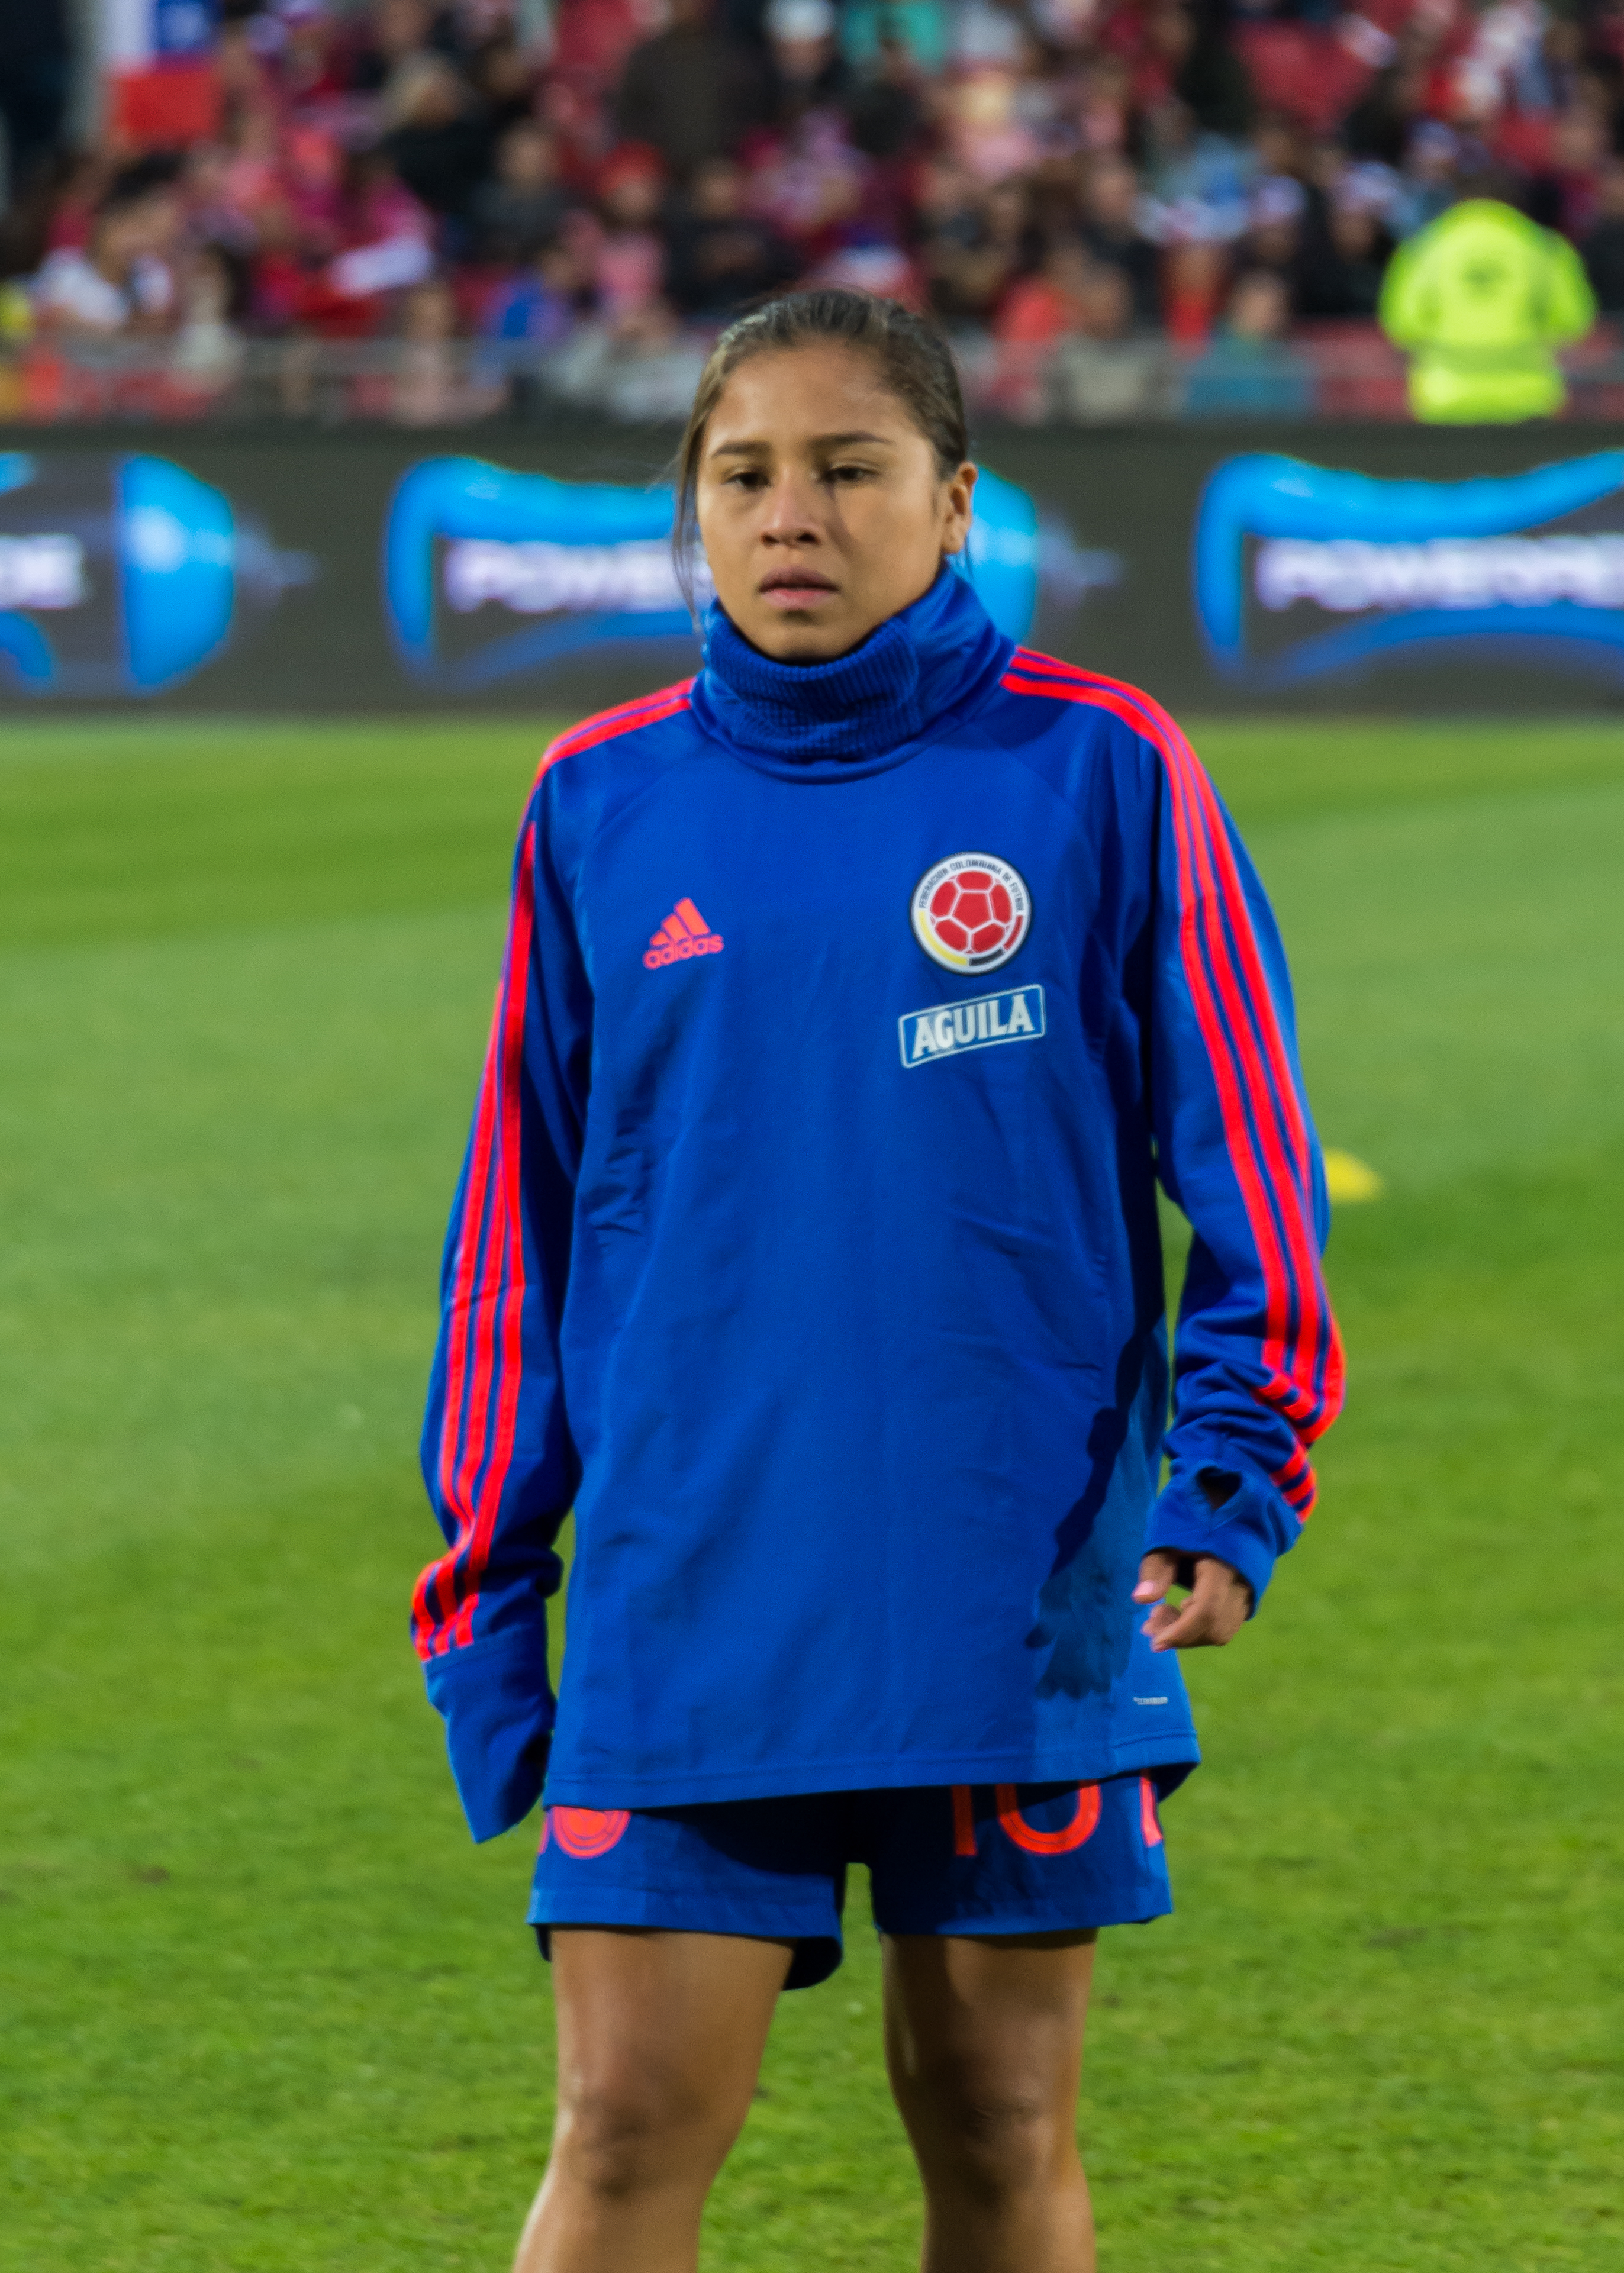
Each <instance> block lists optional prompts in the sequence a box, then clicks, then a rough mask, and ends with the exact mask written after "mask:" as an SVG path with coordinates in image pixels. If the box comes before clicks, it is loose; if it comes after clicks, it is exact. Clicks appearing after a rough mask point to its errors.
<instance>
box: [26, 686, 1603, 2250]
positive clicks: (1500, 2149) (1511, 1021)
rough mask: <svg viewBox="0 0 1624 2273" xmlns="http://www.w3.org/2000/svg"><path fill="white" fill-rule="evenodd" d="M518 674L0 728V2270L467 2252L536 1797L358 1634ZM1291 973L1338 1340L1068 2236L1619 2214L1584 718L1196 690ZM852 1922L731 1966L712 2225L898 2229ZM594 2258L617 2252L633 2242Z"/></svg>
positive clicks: (513, 1988) (1372, 2229) (496, 2108)
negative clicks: (736, 2136)
mask: <svg viewBox="0 0 1624 2273" xmlns="http://www.w3.org/2000/svg"><path fill="white" fill-rule="evenodd" d="M541 733H542V730H541V728H540V727H539V726H538V728H537V729H535V730H534V731H527V730H525V729H523V728H522V727H492V726H489V725H483V724H482V725H480V726H478V727H476V728H472V729H470V730H469V731H468V732H467V733H466V734H463V733H461V732H459V731H455V730H449V729H447V728H445V727H443V726H432V727H423V726H417V725H410V724H387V725H381V726H378V727H373V728H355V727H345V728H342V729H333V730H327V729H324V728H312V727H308V726H301V727H297V728H296V727H287V728H282V727H279V726H268V725H267V726H240V725H237V726H233V725H227V724H218V725H210V724H188V725H186V726H184V727H180V728H176V727H172V726H169V725H167V724H151V723H143V724H139V725H135V726H127V727H126V726H111V727H96V728H94V729H92V728H82V727H58V726H34V725H29V726H26V727H19V726H16V725H12V726H10V727H8V729H7V731H6V734H5V737H4V742H3V743H0V962H3V977H4V1002H5V1015H4V1021H3V1022H0V1053H3V1060H0V1223H4V1242H3V1243H0V1354H3V1356H4V1372H3V1375H0V1377H3V1378H4V1382H5V1384H6V1394H5V1396H4V1399H3V1400H0V1546H3V1553H4V1586H3V1587H0V1664H3V1665H4V1696H5V1736H4V1744H0V2124H3V2125H4V2141H3V2144H0V2269H4V2273H57V2269H68V2268H74V2269H80V2268H84V2269H95V2273H104V2269H105V2273H126V2269H128V2273H272V2269H287V2268H300V2269H312V2273H327V2269H331V2268H342V2269H345V2273H395V2269H400V2273H408V2269H411V2273H415V2269H429V2268H452V2267H467V2268H470V2269H471V2268H495V2269H500V2268H502V2267H504V2266H505V2265H506V2263H507V2262H508V2251H509V2248H510V2246H511V2240H512V2237H513V2234H514V2232H515V2228H516V2225H517V2224H518V2221H519V2219H520V2217H521V2216H522V2213H523V2208H524V2205H525V2202H526V2201H527V2199H528V2196H529V2194H530V2189H531V2187H532V2186H533V2184H534V2181H535V2179H536V2176H537V2173H538V2166H539V2163H540V2159H541V2154H542V2150H543V2144H544V2142H545V2133H546V2124H547V2115H548V2104H549V2103H548V2090H549V2084H548V2074H549V2067H548V2054H547V2039H548V2011H547V2001H546V1984H545V1975H544V1973H543V1970H542V1969H541V1968H540V1967H539V1966H538V1964H537V1962H536V1961H535V1958H534V1956H533V1954H532V1952H531V1950H530V1947H529V1944H528V1942H527V1940H526V1938H525V1937H524V1935H523V1932H521V1931H520V1930H519V1926H518V1919H519V1917H520V1915H521V1911H522V1903H523V1891H524V1885H525V1881H526V1879H527V1876H528V1868H529V1863H528V1855H529V1847H530V1841H529V1838H528V1836H526V1835H524V1834H519V1835H517V1836H515V1837H514V1838H512V1839H509V1840H506V1841H502V1842H497V1843H496V1844H495V1845H493V1846H492V1847H490V1848H487V1849H483V1850H479V1851H476V1850H474V1849H471V1848H470V1846H469V1845H468V1843H467V1841H466V1837H465V1834H463V1832H462V1826H461V1822H460V1819H459V1817H458V1814H457V1811H456V1807H455V1800H454V1797H453V1796H452V1793H451V1790H450V1788H449V1783H448V1780H447V1776H446V1774H445V1772H444V1769H443V1766H442V1762H441V1759H440V1748H439V1740H438V1736H437V1733H436V1727H435V1724H434V1722H433V1721H432V1717H431V1716H430V1714H428V1712H427V1709H426V1707H425V1706H424V1705H423V1704H422V1702H421V1699H420V1695H419V1689H418V1680H417V1668H416V1665H415V1662H414V1661H413V1659H412V1658H411V1656H410V1651H409V1649H408V1647H407V1646H406V1642H405V1639H404V1613H403V1603H404V1598H405V1595H406V1593H407V1590H408V1588H409V1586H410V1579H411V1576H412V1574H413V1572H415V1570H416V1567H417V1564H418V1563H419V1562H420V1561H421V1560H422V1559H423V1558H424V1557H425V1554H426V1553H427V1551H428V1549H429V1547H430V1545H431V1542H432V1533H431V1529H430V1526H429V1520H428V1518H427V1515H426V1512H425V1510H424V1508H423V1507H422V1505H421V1504H420V1502H419V1498H418V1494H417V1485H416V1482H415V1477H414V1474H413V1468H412V1455H411V1440H412V1437H413V1435H414V1432H415V1428H416V1422H417V1407H418V1401H419V1397H420V1392H421V1387H422V1380H423V1374H424V1370H425V1361H426V1354H427V1349H428V1345H429V1340H430V1336H431V1333H432V1304H433V1292H434V1279H435V1272H436V1266H437V1259H438V1244H439V1239H440V1228H441V1224H442V1221H443V1216H444V1212H445V1208H446V1205H447V1199H448V1197H449V1190H450V1185H451V1181H452V1178H453V1175H454V1173H455V1161H456V1158H457V1154H458V1152H459V1148H460V1145H461V1143H462V1133H463V1124H464V1119H465V1115H466V1112H467V1109H468V1106H469V1102H470V1096H471V1091H472V1086H473V1082H474V1078H475V1073H476V1069H477V1060H478V1056H479V1052H480V1047H481V1043H482V1039H483V1027H484V1024H485V1017H486V1016H487V1013H488V1006H489V1001H490V994H491V988H492V981H493V977H494V971H495V960H496V953H497V948H498V942H499V938H500V898H501V894H502V890H503V886H504V881H505V877H506V871H507V863H508V841H509V839H510V836H511V833H512V829H513V825H514V821H515V818H516V814H517V811H518V807H519V804H520V802H521V799H522V797H523V785H524V782H525V780H526V777H527V775H528V771H529V768H530V762H531V760H532V757H533V754H534V752H535V749H536V747H537V746H538V743H539V741H540V739H541ZM1203 742H1204V746H1205V748H1206V750H1207V754H1208V756H1209V759H1210V761H1211V762H1212V764H1213V767H1214V772H1215V773H1216V774H1217V776H1218V777H1219V779H1220V781H1221V783H1222V784H1223V786H1224V787H1225V789H1226V791H1228V792H1229V795H1230V797H1231V799H1232V802H1233V803H1234V805H1235V806H1236V808H1237V812H1238V814H1239V815H1240V817H1241V819H1242V821H1243V822H1244V824H1245V825H1246V827H1247V829H1248V832H1249V835H1250V836H1251V838H1252V843H1253V844H1254V846H1255V849H1256V851H1257V853H1258V856H1259V860H1260V862H1261V865H1262V866H1263V869H1264V871H1265V874H1266V875H1267V879H1268V881H1269V883H1270V886H1271V889H1273V891H1274V895H1275V898H1276V901H1277V904H1278V906H1279V908H1280V911H1281V915H1282V922H1283V925H1284V928H1285V931H1286V934H1287V938H1288V941H1289V945H1290V948H1291V950H1292V954H1293V957H1294V961H1295V964H1296V967H1297V974H1298V985H1299V994H1300V997H1301V1004H1302V1024H1303V1031H1304V1050H1305V1054H1306V1057H1307V1061H1308V1065H1309V1069H1310V1076H1311V1081H1312V1087H1313V1091H1314V1094H1315V1099H1316V1105H1317V1108H1318V1114H1319V1121H1320V1123H1321V1127H1322V1129H1323V1132H1324V1134H1325V1136H1326V1137H1327V1141H1328V1142H1331V1143H1335V1144H1342V1145H1343V1146H1346V1147H1348V1148H1349V1149H1351V1150H1352V1151H1354V1152H1357V1153H1359V1154H1360V1155H1361V1156H1362V1157H1364V1158H1365V1159H1368V1160H1369V1161H1371V1162H1372V1164H1373V1165H1374V1166H1375V1167H1378V1168H1379V1169H1380V1171H1381V1173H1382V1174H1383V1175H1384V1176H1385V1177H1386V1179H1387V1197H1386V1198H1385V1199H1384V1200H1382V1201H1381V1202H1380V1203H1379V1204H1376V1205H1374V1206H1371V1207H1366V1208H1363V1209H1359V1210H1349V1211H1346V1212H1344V1213H1343V1214H1342V1216H1341V1217H1340V1219H1339V1221H1338V1226H1337V1230H1336V1235H1335V1243H1334V1248H1333V1256H1332V1264H1333V1277H1334V1282H1335V1290H1336V1294H1337V1296H1338V1300H1339V1302H1340V1306H1341V1308H1342V1313H1343V1317H1344V1320H1345V1323H1346V1325H1347V1328H1348V1332H1349V1340H1350V1351H1351V1360H1352V1369H1353V1383H1354V1389H1353V1402H1352V1406H1351V1409H1350V1414H1349V1417H1348V1419H1347V1421H1346V1422H1345V1423H1344V1424H1343V1426H1342V1429H1340V1430H1339V1431H1338V1433H1337V1435H1336V1436H1335V1437H1333V1438H1332V1439H1331V1440H1330V1442H1329V1444H1327V1447H1326V1456H1325V1460H1324V1464H1323V1465H1324V1474H1325V1491H1324V1495H1323V1499H1322V1503H1321V1508H1320V1511H1319V1513H1318V1514H1317V1515H1316V1517H1315V1519H1314V1523H1313V1526H1312V1532H1311V1536H1310V1538H1309V1540H1308V1542H1306V1544H1305V1546H1304V1549H1303V1551H1302V1552H1301V1553H1300V1554H1299V1555H1298V1556H1297V1557H1293V1558H1292V1560H1291V1562H1290V1563H1289V1564H1288V1565H1287V1566H1286V1567H1285V1568H1284V1570H1283V1571H1282V1574H1281V1576H1280V1579H1279V1580H1278V1582H1277V1585H1276V1587H1275V1590H1274V1594H1273V1595H1272V1596H1271V1598H1270V1601H1269V1602H1268V1604H1267V1611H1266V1615H1265V1616H1264V1617H1263V1618H1262V1619H1260V1620H1259V1623H1258V1624H1257V1625H1255V1626H1254V1627H1252V1628H1251V1629H1250V1630H1249V1631H1248V1632H1247V1633H1246V1634H1245V1635H1244V1638H1243V1639H1242V1641H1241V1643H1240V1644H1239V1646H1238V1647H1236V1648H1235V1649H1233V1650H1231V1651H1229V1653H1226V1654H1222V1655H1219V1654H1214V1655H1209V1656H1207V1657H1205V1658H1203V1659H1201V1660H1200V1661H1199V1662H1195V1663H1193V1664H1192V1665H1191V1667H1190V1672H1191V1675H1192V1684H1193V1686H1194V1688H1195V1690H1196V1692H1197V1697H1198V1703H1199V1712H1200V1715H1201V1719H1202V1723H1203V1727H1204V1730H1205V1734H1206V1737H1207V1747H1208V1755H1209V1765H1208V1767H1207V1768H1206V1769H1205V1770H1204V1771H1203V1772H1202V1774H1200V1775H1199V1777H1197V1778H1196V1780H1195V1781H1194V1782H1193V1783H1192V1785H1191V1786H1190V1787H1189V1789H1188V1790H1187V1791H1186V1792H1185V1793H1184V1794H1183V1795H1181V1796H1180V1797H1179V1798H1178V1799H1177V1801H1176V1802H1175V1803H1174V1804H1172V1805H1171V1806H1170V1807H1169V1817H1168V1821H1169V1845H1170V1852H1171V1855H1172V1859H1173V1864H1174V1870H1175V1874H1176V1879H1177V1887H1178V1891H1179V1896H1180V1904H1181V1907H1180V1909H1179V1912H1178V1915H1177V1917H1175V1918H1174V1919H1172V1920H1171V1921H1169V1922H1167V1923H1165V1924H1162V1925H1159V1926H1156V1927H1154V1928H1152V1929H1149V1930H1147V1931H1146V1932H1132V1933H1131V1932H1123V1933H1119V1934H1117V1935H1115V1936H1112V1937H1108V1938H1107V1943H1106V1946H1105V1947H1104V1950H1103V1952H1102V1955H1101V1973H1100V1984H1101V1995H1100V1999H1099V2003H1098V2007H1097V2012H1096V2017H1095V2022H1094V2029H1093V2037H1092V2044H1091V2052H1090V2065H1089V2086H1088V2098H1087V2106H1086V2119H1085V2127H1086V2142H1087V2148H1088V2154H1089V2160H1090V2166H1091V2170H1092V2172H1093V2175H1094V2184H1095V2189H1096V2195H1097V2200H1098V2203H1099V2211H1100V2220H1101V2242H1102V2263H1103V2265H1104V2267H1105V2269H1106V2273H1174V2269H1176V2268H1177V2269H1178V2273H1187V2269H1202V2273H1204V2269H1213V2273H1304V2269H1311V2268H1312V2269H1319V2268H1327V2269H1336V2273H1388V2269H1393V2273H1398V2269H1412V2268H1413V2269H1440V2273H1441V2269H1445V2268H1451V2269H1453V2268H1460V2269H1462V2273H1468V2269H1470V2273H1481V2269H1484V2268H1487V2267H1492V2268H1494V2269H1496V2273H1500V2269H1519V2273H1520V2269H1524V2268H1527V2269H1534V2268H1539V2269H1544V2268H1552V2269H1555V2268H1562V2267H1586V2268H1589V2267H1594V2268H1597V2269H1598V2273H1600V2269H1604V2268H1612V2267H1614V2266H1616V2265H1617V2264H1618V2263H1619V2262H1620V2252H1621V2250H1624V2215H1620V2212H1621V2210H1624V2183H1621V2181H1624V2136H1621V2132H1624V2119H1621V2114H1620V2107H1621V2094H1620V2082H1624V2076H1621V2073H1620V2071H1621V2069H1624V2056H1621V2050H1620V2048H1621V2047H1624V1999H1621V1998H1620V1974H1621V1973H1624V1959H1621V1958H1620V1947H1619V1937H1618V1919H1619V1915H1620V1894H1624V1885H1621V1883H1620V1879H1621V1876H1624V1873H1621V1872H1620V1862H1621V1859H1624V1833H1621V1831H1620V1821H1619V1811H1618V1808H1617V1804H1616V1800H1615V1798H1614V1796H1613V1795H1614V1789H1615V1782H1614V1753H1615V1751H1616V1747H1617V1744H1618V1740H1619V1736H1620V1702H1621V1699H1620V1671H1619V1658H1618V1650H1617V1641H1616V1636H1617V1632H1618V1628H1619V1624H1620V1612H1621V1611H1624V1602H1621V1601H1620V1592H1621V1589H1620V1578H1619V1568H1618V1554H1617V1537H1618V1525H1617V1519H1616V1513H1615V1511H1616V1509H1617V1508H1618V1506H1619V1504H1620V1497H1624V1459H1620V1449H1619V1448H1620V1409H1619V1408H1620V1382H1619V1367H1618V1335H1617V1324H1616V1311H1617V1287H1618V1282H1619V1257H1620V1199H1619V1197H1618V1195H1619V1189H1620V1179H1621V1178H1624V1062H1621V1060H1624V1012H1621V1009H1620V980H1619V971H1620V944H1621V941H1620V930H1621V929H1624V926H1620V919H1619V915H1618V909H1619V904H1620V895H1619V889H1618V882H1617V879H1618V875H1619V874H1620V864H1621V862H1624V745H1621V743H1620V737H1619V735H1618V733H1617V731H1616V729H1615V728H1612V727H1605V728H1603V727H1598V728H1594V729H1590V728H1584V727H1579V726H1563V727H1550V728H1544V729H1534V728H1530V727H1527V726H1517V727H1515V728H1507V729H1504V730H1497V729H1493V728H1490V727H1485V726H1481V725H1479V726H1473V727H1471V728H1470V729H1465V728H1462V729H1459V730H1451V729H1446V728H1441V727H1440V728H1428V729H1425V730H1421V729H1417V730H1415V731H1408V732H1406V731H1395V730H1394V729H1392V728H1390V727H1387V726H1383V727H1380V728H1373V729H1365V728H1357V727H1347V728H1336V727H1327V726H1322V725H1315V726H1313V727H1312V728H1302V729H1297V728H1292V727H1289V726H1283V725H1280V724H1271V725H1268V726H1267V727H1262V728H1256V729H1252V728H1243V727H1238V726H1234V725H1229V726H1225V727H1223V728H1222V729H1216V728H1215V729H1213V730H1212V731H1209V732H1208V733H1207V735H1206V736H1205V737H1204V738H1203ZM877 2009H878V2008H877V1996H876V1965H875V1960H874V1950H873V1945H872V1941H871V1939H870V1937H869V1936H868V1933H867V1932H866V1930H865V1929H863V1928H862V1927H861V1925H860V1924H859V1925H857V1926H855V1929H854V1931H853V1936H852V1954H851V1956H850V1959H849V1960H848V1962H847V1965H846V1969H845V1970H844V1971H843V1972H842V1973H841V1974H840V1975H838V1977H836V1979H835V1980H834V1981H833V1982H832V1983H831V1984H828V1985H827V1986H826V1987H824V1988H823V1989H821V1990H818V1991H815V1992H810V1993H808V1994H806V1995H803V1996H799V1997H795V1998H793V1999H788V2000H787V2001H786V2005H785V2007H783V2010H782V2013H781V2016H780V2020H779V2022H778V2028H777V2029H776V2031H775V2036H774V2040H773V2044H772V2047H771V2052H770V2055H769V2059H768V2062H767V2067H766V2070H765V2073H764V2076H763V2091H764V2097H763V2099H762V2100H761V2102H760V2104H758V2105H757V2107H756V2111H755V2112H754V2115H753V2117H752V2119H751V2123H750V2125H749V2127H748V2131H747V2133H746V2135H745V2138H744V2140H743V2142H741V2146H740V2149H739V2150H738V2152H737V2154H736V2156H735V2157H734V2159H733V2164H731V2166H730V2168H729V2170H728V2172H727V2173H726V2176H725V2179H724V2181H723V2183H722V2185H721V2187H720V2188H719V2189H718V2194H717V2198H716V2202H715V2206H714V2209H713V2212H712V2216H711V2225H710V2238H709V2244H708V2256H707V2264H708V2266H710V2267H711V2268H716V2269H724V2268H725V2269H728V2273H779V2269H781V2273H813V2269H818V2273H836V2269H853V2273H869V2269H873V2273H882V2269H883V2273H891V2269H896V2273H901V2269H903V2268H905V2267H906V2265H907V2264H908V2263H909V2262H911V2258H912V2254H913V2250H914V2240H915V2236H916V2232H917V2221H916V2213H915V2209H914V2187H913V2180H912V2177H911V2173H910V2170H909V2166H908V2163H907V2159H906V2152H905V2149H904V2148H903V2146H902V2144H901V2141H900V2137H899V2134H898V2127H897V2125H896V2122H895V2119H894V2118H893V2117H892V2115H891V2112H890V2111H889V2107H888V2104H887V2102H886V2097H885V2092H884V2087H883V2078H882V2075H881V2072H880V2063H879V2056H878V2049H877V2029H876V2021H877ZM628 2273H630V2269H628Z"/></svg>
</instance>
